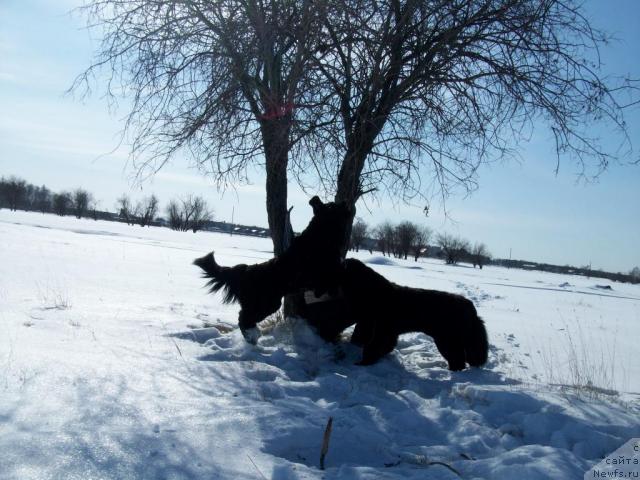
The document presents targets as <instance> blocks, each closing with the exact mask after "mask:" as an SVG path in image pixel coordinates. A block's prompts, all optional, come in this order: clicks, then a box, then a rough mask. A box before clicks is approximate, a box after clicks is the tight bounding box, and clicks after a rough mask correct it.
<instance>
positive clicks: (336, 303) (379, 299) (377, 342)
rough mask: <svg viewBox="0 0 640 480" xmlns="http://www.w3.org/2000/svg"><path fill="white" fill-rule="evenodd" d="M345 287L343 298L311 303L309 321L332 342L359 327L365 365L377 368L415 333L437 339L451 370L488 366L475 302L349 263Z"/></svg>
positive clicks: (484, 336) (357, 333)
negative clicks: (393, 279) (392, 279)
mask: <svg viewBox="0 0 640 480" xmlns="http://www.w3.org/2000/svg"><path fill="white" fill-rule="evenodd" d="M339 284H340V288H341V291H342V292H341V293H342V295H341V296H340V297H337V298H333V299H331V300H328V301H325V302H315V303H307V304H306V305H305V311H304V312H303V316H305V318H307V320H308V321H309V323H311V324H312V325H313V326H314V327H315V328H316V329H317V331H318V333H319V334H320V336H322V337H323V338H324V339H326V340H330V341H332V340H335V339H336V337H337V336H338V335H339V333H340V332H342V330H344V329H345V328H347V327H349V326H350V325H353V324H354V323H355V324H356V327H355V330H354V332H353V335H352V337H351V341H352V342H353V343H354V344H356V345H360V346H362V347H363V352H362V361H361V362H360V364H361V365H371V364H373V363H375V362H377V361H378V360H379V359H380V358H382V357H383V356H384V355H386V354H388V353H389V352H391V351H392V350H393V349H394V348H395V346H396V343H397V341H398V336H399V335H400V334H403V333H409V332H423V333H425V334H427V335H429V336H430V337H432V338H433V340H434V342H435V344H436V347H437V348H438V350H439V351H440V353H441V354H442V356H443V357H444V358H445V359H446V360H447V362H448V364H449V369H450V370H462V369H464V368H465V364H469V365H471V366H474V367H475V366H481V365H484V364H485V363H486V361H487V354H488V349H489V344H488V340H487V331H486V329H485V326H484V322H483V321H482V320H481V319H480V318H479V317H478V314H477V312H476V309H475V307H474V306H473V303H472V302H471V301H470V300H468V299H466V298H464V297H462V296H460V295H455V294H453V293H447V292H440V291H437V290H425V289H421V288H411V287H405V286H402V285H397V284H395V283H392V282H390V281H389V280H387V279H386V278H384V277H383V276H382V275H380V274H379V273H377V272H375V271H374V270H373V269H371V268H369V267H368V266H366V265H365V264H364V263H362V262H360V261H358V260H355V259H347V260H345V262H344V268H343V270H342V272H341V276H340V280H339Z"/></svg>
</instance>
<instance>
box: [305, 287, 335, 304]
mask: <svg viewBox="0 0 640 480" xmlns="http://www.w3.org/2000/svg"><path fill="white" fill-rule="evenodd" d="M327 300H331V296H330V295H329V294H328V293H325V294H324V295H322V296H321V297H316V295H315V293H313V291H311V290H306V291H305V292H304V303H306V304H307V305H310V304H312V303H320V302H326V301H327Z"/></svg>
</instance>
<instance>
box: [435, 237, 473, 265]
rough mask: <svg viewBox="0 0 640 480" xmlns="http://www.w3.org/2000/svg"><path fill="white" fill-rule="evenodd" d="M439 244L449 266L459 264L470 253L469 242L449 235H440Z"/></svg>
mask: <svg viewBox="0 0 640 480" xmlns="http://www.w3.org/2000/svg"><path fill="white" fill-rule="evenodd" d="M437 242H438V245H439V246H440V248H441V249H442V253H443V254H444V256H445V261H446V262H447V264H449V265H454V264H456V263H458V262H459V261H461V260H462V259H463V258H464V257H465V256H466V255H467V254H468V252H469V242H467V241H466V240H463V239H462V238H460V237H457V236H454V235H451V234H448V233H442V234H440V235H438V237H437Z"/></svg>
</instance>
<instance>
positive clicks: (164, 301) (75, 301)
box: [0, 210, 640, 480]
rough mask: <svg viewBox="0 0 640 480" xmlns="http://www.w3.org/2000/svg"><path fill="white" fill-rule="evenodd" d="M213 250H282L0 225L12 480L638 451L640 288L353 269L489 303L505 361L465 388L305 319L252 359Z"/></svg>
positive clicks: (435, 270) (61, 221) (410, 467)
mask: <svg viewBox="0 0 640 480" xmlns="http://www.w3.org/2000/svg"><path fill="white" fill-rule="evenodd" d="M212 249H215V251H216V258H217V259H218V260H219V262H220V263H221V264H235V263H239V262H245V263H252V262H259V261H262V260H264V259H266V258H269V257H270V255H271V254H270V241H269V240H266V239H254V238H247V237H237V236H235V237H230V236H223V235H218V234H211V233H198V234H196V235H194V234H192V233H176V232H172V231H170V230H167V229H159V228H145V229H142V228H140V227H128V226H126V225H121V224H115V223H109V222H94V221H91V220H76V219H74V218H58V217H55V216H51V215H40V214H34V213H25V212H8V211H6V210H0V479H2V480H4V479H45V478H46V479H48V478H51V479H99V478H104V479H107V478H108V479H112V478H113V479H134V478H145V479H164V478H166V479H183V478H189V479H201V478H202V479H205V478H206V479H215V478H223V479H227V478H228V479H262V478H269V479H275V480H288V479H315V478H326V479H334V478H341V479H342V478H344V479H392V478H393V479H395V478H410V479H411V478H413V479H431V478H433V479H448V478H452V479H453V478H464V479H472V478H487V479H489V478H490V479H513V478H518V479H519V480H527V479H538V478H582V476H583V474H584V473H585V472H586V471H587V470H588V469H589V468H590V467H591V466H592V465H593V464H594V463H596V462H597V461H599V460H600V459H601V458H602V457H603V456H604V455H606V454H608V453H610V452H612V451H613V450H615V449H616V448H618V447H619V446H620V445H622V444H623V443H624V442H626V441H627V440H628V439H630V438H632V437H640V415H639V412H640V404H639V398H640V395H638V392H640V358H639V357H638V355H637V344H638V339H640V286H632V285H626V284H618V283H615V284H612V283H610V282H608V281H605V280H600V279H588V278H581V277H573V276H561V275H554V274H546V273H540V272H524V271H520V270H507V269H502V268H492V267H486V268H485V269H484V270H482V271H480V270H474V269H472V268H467V267H466V266H458V267H450V266H445V265H443V264H442V263H441V262H439V261H436V260H432V259H429V260H425V261H421V262H418V263H415V262H412V261H400V260H390V259H386V258H381V257H379V256H376V255H373V256H372V255H369V254H368V252H367V253H365V254H358V255H356V256H358V258H360V259H362V260H363V261H366V262H368V263H369V264H370V265H372V267H373V268H375V269H376V270H378V271H379V272H381V273H382V274H384V275H385V276H387V277H388V278H389V279H391V280H393V281H396V282H399V283H403V284H409V285H415V286H420V287H424V288H436V289H442V290H449V291H454V292H458V293H462V294H464V295H466V296H468V297H469V298H471V299H473V301H474V302H475V303H476V306H477V307H478V310H479V312H480V314H481V316H482V317H483V318H484V319H485V320H486V324H487V328H488V331H489V335H490V341H491V344H492V349H491V355H490V362H489V364H488V365H487V366H486V368H483V369H475V370H467V371H464V372H458V373H451V372H449V371H448V370H446V366H445V363H444V362H443V360H442V358H441V357H440V356H439V355H438V353H437V351H436V350H435V347H434V346H433V344H432V343H431V341H430V339H429V338H428V337H426V336H424V335H418V334H415V335H406V336H403V337H402V339H401V342H400V344H399V346H398V349H397V350H396V351H395V352H394V353H393V354H392V355H390V356H389V357H388V358H386V359H385V360H383V361H382V362H380V363H379V364H377V365H375V366H373V367H357V366H354V365H353V363H354V362H355V361H356V360H357V359H358V358H359V351H358V349H357V348H355V347H352V346H350V345H348V344H344V345H340V346H339V347H335V346H332V345H327V344H324V343H323V342H322V341H320V340H318V339H317V338H316V337H315V336H314V335H313V333H312V332H310V331H309V330H308V329H307V328H306V327H305V326H304V325H303V324H298V325H292V324H281V325H277V326H276V327H275V328H273V329H272V330H270V331H269V332H266V333H265V334H264V335H263V337H262V338H261V339H260V342H259V344H258V346H256V347H253V346H250V345H247V344H246V343H245V342H244V341H243V339H242V337H241V335H240V334H239V332H238V331H237V330H236V329H235V323H236V315H237V306H235V305H229V306H225V305H222V304H221V303H220V301H219V298H218V297H213V296H208V295H206V294H205V290H204V289H203V281H202V279H201V278H200V275H199V272H198V269H197V268H196V267H194V266H192V265H191V264H190V263H191V261H192V260H193V259H194V258H195V257H197V256H200V255H202V254H203V253H205V252H207V251H210V250H212ZM607 285H609V286H611V290H609V289H604V288H601V287H603V286H607ZM577 385H582V388H574V387H575V386H577ZM329 417H333V419H334V420H333V431H332V435H331V443H330V448H329V452H328V454H327V458H326V467H327V468H326V470H325V471H321V470H320V469H319V467H318V464H319V455H320V448H321V443H322V435H323V431H324V428H325V425H326V423H327V420H328V418H329Z"/></svg>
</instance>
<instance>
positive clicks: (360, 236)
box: [351, 218, 369, 252]
mask: <svg viewBox="0 0 640 480" xmlns="http://www.w3.org/2000/svg"><path fill="white" fill-rule="evenodd" d="M368 230H369V227H368V226H367V224H366V223H365V222H364V221H363V220H362V219H361V218H358V219H356V221H355V223H354V224H353V228H352V229H351V248H353V249H354V250H355V251H356V252H359V251H360V247H362V244H363V243H364V240H365V238H366V237H367V232H368Z"/></svg>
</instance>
